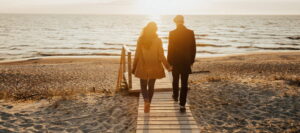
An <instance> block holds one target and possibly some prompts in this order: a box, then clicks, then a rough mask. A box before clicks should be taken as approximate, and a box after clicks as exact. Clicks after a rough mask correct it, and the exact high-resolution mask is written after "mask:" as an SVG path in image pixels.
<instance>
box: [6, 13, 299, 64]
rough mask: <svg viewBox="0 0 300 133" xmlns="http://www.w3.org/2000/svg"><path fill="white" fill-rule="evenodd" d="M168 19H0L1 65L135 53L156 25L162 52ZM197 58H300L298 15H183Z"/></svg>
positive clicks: (40, 16) (170, 24)
mask: <svg viewBox="0 0 300 133" xmlns="http://www.w3.org/2000/svg"><path fill="white" fill-rule="evenodd" d="M173 17H174V16H172V15H166V16H154V15H54V14H0V61H7V60H26V59H37V58H42V57H61V56H63V57H65V56H85V57H90V56H92V57H114V56H119V55H120V53H121V48H122V46H123V45H126V46H127V47H128V48H129V49H130V50H132V52H133V53H134V51H135V48H136V41H137V39H138V37H139V35H140V33H141V31H142V28H143V27H144V26H145V25H146V24H147V23H148V22H150V21H154V22H156V23H157V25H158V35H159V37H160V38H161V39H162V40H163V47H164V49H165V52H166V51H167V46H168V34H169V32H170V31H172V30H174V29H175V28H176V26H175V24H174V23H173V21H172V20H173ZM185 25H186V27H187V28H189V29H191V30H194V32H195V38H196V42H197V57H215V56H226V55H234V54H247V53H255V52H282V51H285V52H286V51H294V52H295V51H297V52H300V16H297V15H259V16H256V15H244V16H243V15H187V16H185Z"/></svg>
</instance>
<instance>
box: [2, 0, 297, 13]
mask: <svg viewBox="0 0 300 133" xmlns="http://www.w3.org/2000/svg"><path fill="white" fill-rule="evenodd" d="M0 13H38V14H43V13H47V14H150V15H154V14H159V15H165V14H300V0H0Z"/></svg>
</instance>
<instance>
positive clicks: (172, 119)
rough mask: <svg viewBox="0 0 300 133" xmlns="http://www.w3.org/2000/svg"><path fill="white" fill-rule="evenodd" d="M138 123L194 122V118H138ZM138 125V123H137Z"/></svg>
mask: <svg viewBox="0 0 300 133" xmlns="http://www.w3.org/2000/svg"><path fill="white" fill-rule="evenodd" d="M137 120H138V121H143V120H149V121H152V120H155V121H195V120H194V117H192V116H190V117H147V116H145V117H138V118H137ZM138 124H139V123H138Z"/></svg>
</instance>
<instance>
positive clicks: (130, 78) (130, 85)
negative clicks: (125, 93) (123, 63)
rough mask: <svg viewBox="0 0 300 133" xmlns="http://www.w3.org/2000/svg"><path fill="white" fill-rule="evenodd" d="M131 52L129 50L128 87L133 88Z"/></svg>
mask: <svg viewBox="0 0 300 133" xmlns="http://www.w3.org/2000/svg"><path fill="white" fill-rule="evenodd" d="M131 72H132V71H131V52H128V82H129V83H128V88H129V89H131V88H132V77H131V76H132V74H131Z"/></svg>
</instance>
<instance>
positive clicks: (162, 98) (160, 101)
mask: <svg viewBox="0 0 300 133" xmlns="http://www.w3.org/2000/svg"><path fill="white" fill-rule="evenodd" d="M126 58H127V59H126ZM131 60H132V59H131V51H130V50H129V49H128V48H127V47H126V45H123V47H122V51H121V59H120V67H119V73H118V80H117V84H116V91H115V92H118V91H120V88H121V84H122V83H123V81H124V82H125V84H126V88H127V89H128V91H129V92H140V90H141V88H140V80H139V79H138V78H136V77H134V76H133V75H132V73H131V71H132V70H131V67H132V66H131V65H132V62H131ZM154 91H155V93H154V96H153V99H152V103H151V108H150V113H146V114H145V113H144V100H143V97H142V96H141V95H140V98H139V107H138V118H137V128H136V132H137V133H199V132H200V131H199V128H198V126H197V123H196V121H195V119H194V117H193V115H192V113H191V110H190V106H189V105H188V104H187V105H186V113H180V111H179V105H178V103H176V102H174V101H173V99H172V92H171V91H172V84H171V81H170V79H169V78H168V73H167V72H166V78H163V79H159V80H156V83H155V89H154ZM165 91H167V92H165Z"/></svg>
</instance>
